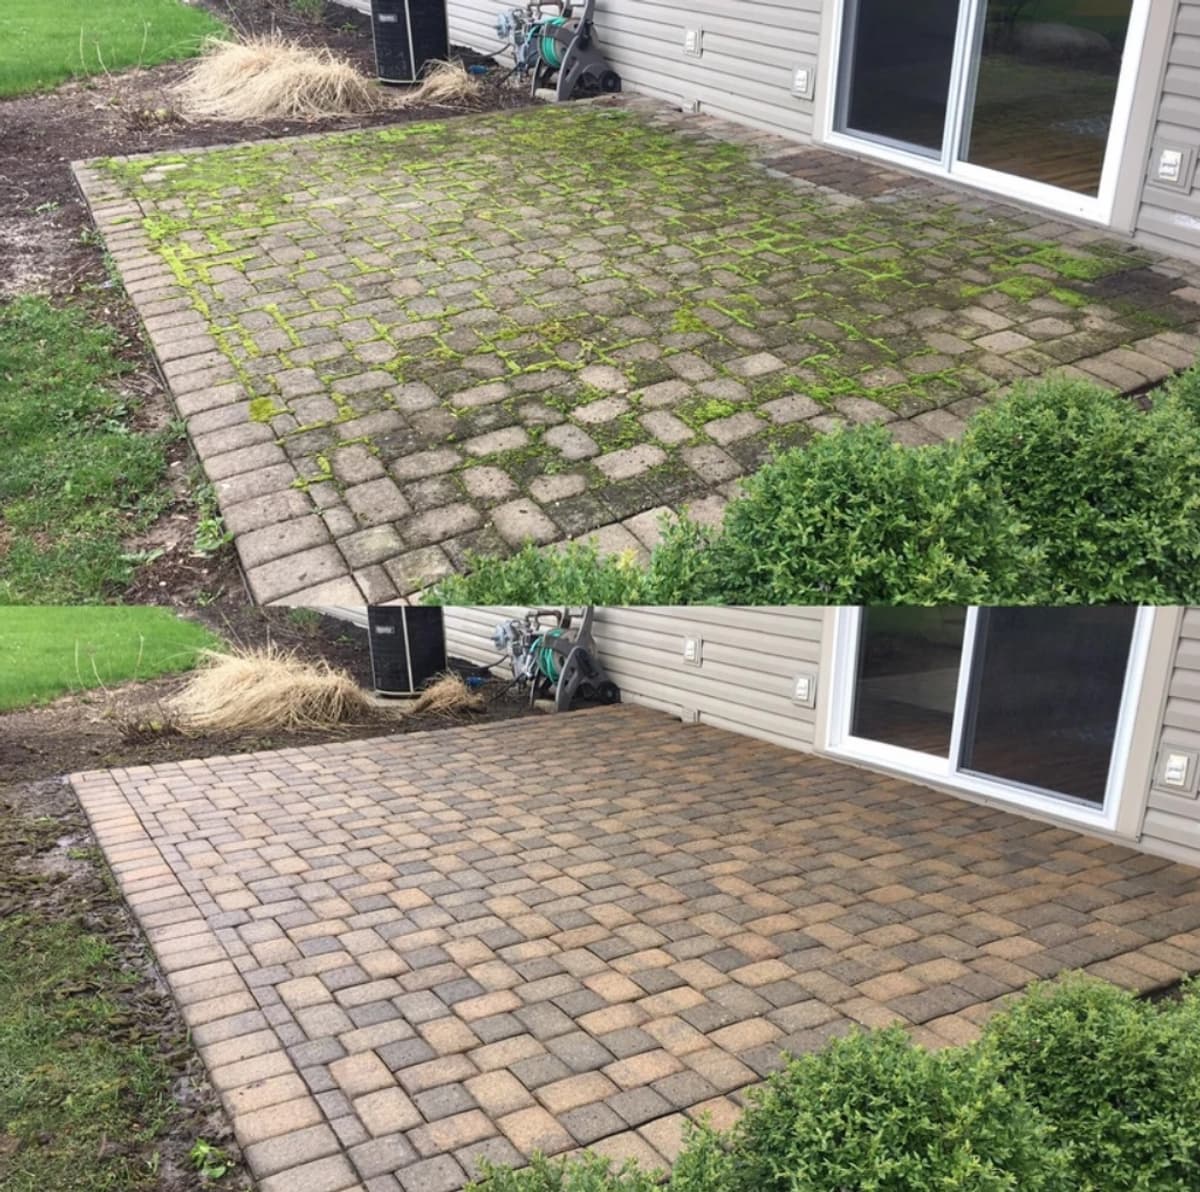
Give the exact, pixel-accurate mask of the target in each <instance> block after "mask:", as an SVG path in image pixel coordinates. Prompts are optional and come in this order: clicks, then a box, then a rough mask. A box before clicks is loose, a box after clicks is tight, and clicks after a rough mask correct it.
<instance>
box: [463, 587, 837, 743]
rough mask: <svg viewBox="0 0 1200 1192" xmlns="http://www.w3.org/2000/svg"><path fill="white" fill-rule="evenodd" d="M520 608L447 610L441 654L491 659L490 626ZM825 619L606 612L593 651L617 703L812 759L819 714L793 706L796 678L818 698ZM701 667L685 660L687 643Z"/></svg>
mask: <svg viewBox="0 0 1200 1192" xmlns="http://www.w3.org/2000/svg"><path fill="white" fill-rule="evenodd" d="M523 611H524V610H523V609H499V608H448V609H446V612H445V620H446V650H447V652H448V653H449V654H452V655H457V656H458V657H462V658H466V659H469V660H470V661H472V662H480V661H486V660H489V659H492V658H495V657H496V650H495V649H494V647H493V646H492V643H491V633H492V629H493V628H494V627H495V625H496V624H497V623H498V622H499V621H501V620H504V619H505V618H506V617H507V616H511V615H516V614H519V613H520V612H523ZM823 624H824V610H822V609H819V608H818V609H806V608H753V609H750V608H669V609H668V608H604V609H598V610H597V612H596V625H595V635H596V647H597V653H598V655H599V657H600V660H601V662H602V663H603V664H604V666H605V668H606V669H607V670H608V673H609V675H610V677H611V678H612V680H613V681H614V682H615V683H616V684H617V685H618V686H619V687H620V688H621V695H622V698H623V699H625V700H628V701H630V702H632V703H639V704H645V705H647V706H649V707H652V708H658V709H660V710H662V711H665V712H669V713H671V714H672V715H674V716H679V717H680V718H681V719H683V720H687V721H701V722H703V723H705V724H711V725H714V726H715V727H718V728H724V729H729V730H731V731H732V732H739V733H745V734H747V735H748V736H752V737H759V738H761V739H762V740H765V741H771V742H773V743H774V744H777V745H785V746H788V747H789V748H794V749H806V750H811V749H812V748H813V746H814V735H813V726H814V723H815V719H816V711H815V709H814V708H813V707H807V706H802V705H800V704H797V703H796V702H795V701H794V700H793V699H792V694H793V692H794V690H795V681H796V678H797V676H798V675H801V674H804V675H809V676H811V677H812V679H813V680H814V688H813V691H814V695H815V696H816V697H818V698H819V696H820V685H821V676H820V674H819V670H820V657H821V635H822V626H823ZM689 637H691V638H699V639H700V641H701V643H702V645H701V656H702V661H701V663H700V665H699V666H693V665H690V664H688V663H685V662H684V661H683V643H684V640H685V639H686V638H689Z"/></svg>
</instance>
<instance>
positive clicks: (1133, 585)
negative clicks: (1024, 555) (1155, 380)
mask: <svg viewBox="0 0 1200 1192" xmlns="http://www.w3.org/2000/svg"><path fill="white" fill-rule="evenodd" d="M1196 388H1197V380H1196V378H1195V376H1193V377H1192V378H1191V379H1190V380H1189V381H1188V382H1187V384H1186V386H1185V387H1183V393H1181V395H1180V396H1178V397H1176V398H1175V399H1174V400H1172V399H1171V398H1170V397H1169V396H1167V397H1164V398H1162V399H1160V400H1158V401H1157V402H1155V404H1154V406H1153V408H1152V409H1151V410H1150V412H1149V413H1143V412H1142V411H1141V410H1140V409H1139V408H1138V407H1137V405H1136V404H1135V403H1134V402H1132V401H1130V400H1129V399H1128V398H1125V397H1122V396H1120V395H1115V394H1110V393H1107V392H1106V391H1104V390H1102V389H1099V388H1097V387H1096V386H1094V385H1090V384H1086V383H1083V382H1078V381H1069V380H1062V379H1052V380H1049V381H1045V382H1043V383H1042V384H1040V385H1038V386H1036V387H1032V386H1031V387H1028V388H1024V389H1021V390H1018V391H1017V392H1016V393H1014V394H1013V395H1012V396H1010V397H1009V398H1008V399H1007V400H1006V401H1003V402H999V403H997V404H996V405H995V406H992V407H990V408H989V409H986V410H982V411H981V412H980V413H979V414H977V415H976V416H975V417H974V418H973V419H972V420H971V423H970V425H969V427H968V429H967V433H966V436H965V438H964V441H963V444H962V451H963V453H964V455H966V456H968V457H969V458H971V460H972V462H973V465H974V466H975V467H977V468H978V469H979V470H980V471H981V472H983V473H985V474H987V475H988V476H990V477H992V478H994V479H995V480H996V481H998V483H999V484H1000V487H1001V488H1002V489H1003V492H1004V497H1005V499H1006V501H1007V503H1008V505H1009V507H1010V508H1011V509H1012V510H1013V512H1014V513H1015V515H1016V517H1017V518H1018V519H1019V520H1020V521H1022V522H1023V523H1024V524H1025V527H1026V530H1025V533H1026V536H1027V538H1028V540H1029V541H1031V542H1035V543H1037V544H1038V545H1039V547H1040V548H1041V549H1042V551H1043V552H1044V555H1043V558H1042V560H1041V571H1040V573H1041V576H1042V577H1044V578H1043V579H1041V580H1040V581H1036V582H1034V583H1030V582H1028V581H1029V580H1032V579H1033V576H1030V577H1028V579H1027V580H1025V581H1023V582H1021V583H1019V584H1017V585H1016V586H1014V587H1013V588H1011V589H1010V590H1008V591H1005V592H1003V593H1002V596H1003V597H1004V598H1006V599H1009V600H1014V601H1020V602H1022V603H1046V604H1061V603H1070V602H1076V601H1086V602H1089V603H1108V602H1113V603H1168V602H1175V601H1178V602H1185V603H1186V602H1190V601H1194V600H1196V599H1198V598H1200V479H1198V478H1200V423H1198V422H1197V420H1196V418H1195V417H1194V416H1193V414H1192V412H1191V411H1192V409H1194V410H1195V411H1196V413H1197V414H1200V402H1197V401H1196V400H1195V398H1194V391H1195V389H1196ZM1185 395H1186V396H1187V397H1188V398H1190V399H1191V400H1190V408H1189V401H1188V400H1185Z"/></svg>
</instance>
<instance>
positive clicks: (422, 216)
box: [76, 97, 1200, 604]
mask: <svg viewBox="0 0 1200 1192" xmlns="http://www.w3.org/2000/svg"><path fill="white" fill-rule="evenodd" d="M76 176H77V178H78V179H79V182H80V184H81V186H82V188H83V190H84V192H85V194H86V195H87V197H88V199H89V201H90V203H91V205H92V210H93V213H94V215H95V218H96V221H97V223H98V225H99V227H100V229H101V230H102V232H103V233H104V237H105V240H106V243H107V245H108V248H109V249H110V251H111V253H112V254H113V257H114V259H115V261H116V263H117V266H118V268H119V270H120V273H121V276H122V278H123V280H124V282H125V285H126V288H127V289H128V290H129V292H130V294H131V295H132V297H133V299H134V301H135V302H136V303H137V305H138V307H139V309H140V311H141V314H142V316H143V318H144V320H145V323H146V327H147V329H148V331H149V334H150V338H151V340H152V342H153V346H154V349H155V351H156V353H157V355H158V358H159V360H160V362H161V364H162V368H163V371H164V373H165V375H166V377H167V379H168V381H169V383H170V385H171V388H172V391H173V393H174V396H175V400H176V402H177V404H178V407H179V410H180V413H181V414H182V416H183V417H184V418H185V419H186V420H187V425H188V429H189V431H190V433H191V435H192V437H193V440H194V442H195V444H196V448H197V450H198V452H199V454H200V456H201V458H202V460H203V462H204V467H205V469H206V471H207V473H208V476H209V477H210V479H211V480H212V482H213V483H214V485H215V487H216V491H217V494H218V497H219V500H220V504H221V508H222V511H223V513H224V515H225V520H226V523H227V525H228V526H229V528H230V529H231V530H232V531H233V532H234V534H235V535H236V537H237V544H238V549H239V552H240V555H241V559H242V561H243V563H244V566H245V568H246V571H247V574H248V577H249V582H250V586H251V589H252V591H253V594H254V596H255V598H256V599H258V600H260V601H263V602H267V601H272V600H288V601H290V602H292V603H310V604H321V603H326V604H336V603H361V602H362V600H363V599H364V598H365V599H367V600H370V601H382V600H389V599H394V598H396V597H397V596H398V595H399V596H404V595H408V594H410V593H412V592H414V591H416V590H418V589H420V588H421V587H423V586H425V585H426V584H428V583H429V582H431V581H432V580H434V579H436V578H438V577H439V576H441V575H444V574H447V573H448V572H450V571H452V570H454V569H457V568H461V567H462V566H463V564H464V561H465V558H466V556H467V554H468V553H469V552H470V551H478V552H483V553H488V554H495V553H504V552H506V551H508V550H510V549H512V548H513V547H514V546H516V545H518V544H519V543H521V542H522V541H524V540H526V539H532V540H534V541H536V542H552V541H558V540H563V539H569V538H577V537H581V536H588V535H590V534H592V533H597V532H598V538H599V541H600V543H601V545H602V546H604V547H605V548H606V549H626V548H628V549H638V550H640V549H643V548H644V547H645V546H646V545H648V544H651V543H653V541H654V540H655V539H656V537H657V534H658V522H659V517H660V515H661V514H662V513H663V512H664V511H666V510H670V509H677V508H679V507H680V506H682V505H685V504H691V505H692V507H693V509H694V511H695V513H696V515H697V516H699V517H701V518H707V519H711V518H715V517H717V516H718V515H719V512H720V509H721V507H722V505H723V503H724V501H725V499H726V498H727V496H728V495H729V492H730V490H731V488H730V486H731V484H732V483H733V482H735V481H736V480H737V478H738V477H739V476H742V475H744V474H745V473H747V472H748V471H751V470H753V469H754V468H756V467H757V466H758V465H760V464H761V462H762V461H763V460H764V459H766V458H768V457H769V456H770V455H771V454H772V453H773V452H775V451H777V450H779V449H781V448H784V447H788V446H792V445H797V444H803V443H804V442H805V441H806V440H807V439H808V438H809V437H810V436H811V435H813V434H815V433H819V432H821V431H823V430H826V429H828V428H829V427H830V426H833V425H835V424H837V423H839V422H844V421H851V422H861V421H869V420H880V421H885V422H887V423H888V424H889V425H890V426H891V427H892V429H893V433H894V434H895V435H896V437H897V438H898V439H900V440H901V441H904V442H908V443H923V442H933V441H936V440H937V439H939V438H943V437H947V436H953V435H955V434H957V433H958V432H959V430H960V429H961V427H962V425H963V420H964V419H965V418H966V417H967V416H968V415H969V414H970V413H971V412H972V411H973V410H974V409H976V408H977V407H978V405H979V404H980V403H981V402H982V401H984V400H987V398H988V397H989V396H994V395H995V394H996V393H997V392H999V391H1000V390H1002V389H1003V388H1004V387H1005V386H1007V385H1009V384H1010V383H1011V382H1013V381H1014V380H1017V379H1020V378H1023V377H1029V376H1037V375H1042V374H1045V373H1047V372H1049V371H1051V370H1054V369H1056V368H1060V367H1065V368H1067V369H1068V370H1069V371H1073V372H1077V373H1078V374H1080V375H1087V376H1089V377H1091V378H1093V379H1098V380H1100V381H1101V382H1103V383H1105V384H1108V385H1111V386H1113V387H1116V388H1119V389H1122V390H1133V389H1136V388H1139V387H1141V386H1144V385H1146V384H1147V383H1148V382H1152V381H1156V380H1159V379H1161V378H1162V377H1163V376H1165V375H1166V374H1167V373H1169V372H1170V371H1172V370H1174V369H1176V368H1179V367H1183V366H1185V365H1187V364H1189V363H1191V362H1192V361H1193V360H1194V359H1195V357H1196V354H1197V349H1200V336H1198V335H1197V331H1198V330H1200V325H1198V323H1197V319H1198V318H1200V307H1198V306H1197V301H1198V300H1200V270H1198V269H1197V267H1196V266H1194V265H1192V266H1189V265H1185V264H1182V263H1180V262H1177V261H1169V260H1164V259H1161V258H1157V257H1155V256H1153V254H1150V253H1148V252H1145V251H1141V250H1135V249H1133V248H1132V247H1130V246H1129V245H1128V244H1125V243H1122V242H1119V241H1117V240H1114V239H1112V238H1111V237H1105V236H1104V235H1103V234H1101V233H1099V232H1096V231H1089V230H1083V229H1079V228H1073V227H1071V226H1070V225H1068V224H1066V223H1061V222H1054V221H1049V220H1047V219H1046V218H1045V217H1044V216H1041V215H1037V214H1032V213H1029V212H1023V211H1020V210H1018V209H1016V208H1013V207H1011V206H1007V205H1004V204H1002V203H998V202H990V201H986V200H983V199H979V198H977V197H972V196H970V195H967V194H965V193H961V192H958V191H956V190H954V189H952V188H950V187H947V186H943V185H941V184H937V183H934V182H930V181H926V180H921V179H918V178H916V177H914V176H912V175H908V174H903V173H900V172H897V171H891V170H888V169H886V168H884V167H881V166H878V165H871V164H865V163H862V162H859V161H856V160H855V159H853V158H850V157H847V156H844V155H840V154H836V153H832V152H829V151H827V150H823V149H818V148H811V147H804V146H800V145H797V144H796V143H794V142H791V141H787V140H784V139H782V138H779V137H775V136H772V135H769V134H761V133H754V132H750V131H747V130H745V129H740V128H738V127H737V126H734V125H731V124H725V123H722V122H720V121H718V120H715V119H712V118H708V117H703V118H700V117H692V116H685V115H682V114H680V113H678V112H674V111H671V110H670V109H668V108H666V107H664V106H662V105H658V104H655V103H654V102H652V101H648V100H637V99H634V98H631V97H624V98H620V99H606V100H603V101H595V102H590V103H585V104H575V105H571V106H569V107H566V108H554V107H542V108H533V109H525V110H520V111H516V112H507V113H503V114H498V115H489V116H481V117H469V118H461V119H455V120H448V121H443V122H440V123H430V124H419V125H402V126H396V127H391V128H381V129H374V130H370V131H365V132H353V133H344V134H333V135H322V136H317V137H307V138H296V139H291V140H285V141H272V142H262V143H258V144H252V145H241V146H232V147H229V148H223V149H207V150H203V151H197V152H178V153H171V154H160V155H157V156H151V157H131V158H118V159H113V160H108V161H102V162H93V163H90V164H88V165H80V166H77V167H76Z"/></svg>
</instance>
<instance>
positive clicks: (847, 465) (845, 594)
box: [430, 370, 1200, 604]
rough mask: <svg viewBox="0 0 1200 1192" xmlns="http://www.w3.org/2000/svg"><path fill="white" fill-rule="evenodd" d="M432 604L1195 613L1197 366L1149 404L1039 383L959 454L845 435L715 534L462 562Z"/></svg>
mask: <svg viewBox="0 0 1200 1192" xmlns="http://www.w3.org/2000/svg"><path fill="white" fill-rule="evenodd" d="M471 567H472V570H471V574H469V575H467V576H465V577H459V576H456V577H453V578H451V579H449V580H447V581H445V582H443V583H442V584H441V585H440V586H439V587H438V588H437V589H435V590H434V592H433V593H432V594H431V596H430V599H431V601H432V602H435V603H444V604H468V603H471V604H501V603H517V604H521V603H526V604H535V603H546V602H554V601H557V602H562V601H568V600H575V599H578V600H587V601H588V602H590V603H597V604H599V603H608V604H638V603H646V604H696V603H723V604H736V603H740V604H791V603H819V604H838V603H847V604H868V603H886V604H933V603H947V604H974V603H1002V604H1064V603H1081V602H1082V603H1104V602H1114V601H1115V602H1125V603H1159V604H1161V603H1191V602H1195V601H1197V600H1200V372H1197V371H1196V370H1192V371H1191V372H1189V373H1186V374H1183V375H1182V376H1181V377H1180V378H1178V379H1176V380H1175V381H1174V382H1172V383H1171V384H1169V385H1168V386H1166V387H1165V388H1164V389H1163V390H1161V391H1160V392H1159V393H1158V394H1157V395H1156V397H1155V400H1154V402H1153V404H1152V405H1151V408H1150V409H1149V410H1143V409H1142V408H1141V407H1140V406H1139V404H1138V403H1136V402H1134V401H1132V400H1130V399H1128V398H1125V397H1123V396H1120V395H1116V394H1112V393H1109V392H1107V391H1106V390H1103V389H1101V388H1099V387H1097V386H1093V385H1090V384H1087V383H1083V382H1078V381H1073V380H1068V379H1063V378H1051V379H1049V380H1046V381H1043V382H1041V383H1040V384H1037V385H1031V386H1028V387H1025V388H1023V389H1019V390H1017V391H1016V392H1014V393H1013V394H1011V395H1010V396H1009V397H1007V398H1006V399H1004V400H1002V401H1000V402H998V403H996V404H995V405H994V406H992V407H989V408H987V409H984V410H983V411H981V412H980V413H978V414H977V415H976V416H975V417H974V418H973V419H972V420H971V422H970V423H969V425H968V428H967V431H966V433H965V435H964V437H963V439H962V441H961V442H960V443H947V444H943V445H937V446H931V447H916V448H913V447H902V446H899V445H897V444H895V443H894V442H893V441H892V440H891V438H890V436H889V435H888V434H887V432H886V430H885V429H884V428H882V427H878V426H865V427H854V428H850V429H846V430H842V431H835V432H833V433H831V434H828V435H822V436H819V437H818V438H816V439H815V440H814V441H813V442H812V443H811V444H809V445H808V446H807V447H804V448H800V449H795V450H792V451H788V452H784V453H783V454H781V455H779V456H778V457H777V458H776V459H775V460H773V461H772V462H770V463H768V464H767V465H766V466H765V467H764V468H762V469H761V470H760V471H759V472H758V473H756V474H755V475H754V476H752V477H750V478H749V479H748V480H747V481H746V483H745V485H744V487H743V492H742V495H741V496H740V497H739V498H738V499H736V500H734V501H732V502H730V504H729V506H728V507H727V509H726V513H725V519H724V523H723V524H722V526H721V527H720V528H719V529H717V530H708V529H705V528H703V527H701V526H699V525H696V524H695V523H694V522H691V521H689V520H688V519H687V518H686V517H685V518H684V519H683V520H682V521H680V522H679V523H677V524H675V525H673V526H671V527H669V528H668V530H667V533H666V535H665V537H664V540H663V542H662V543H661V545H660V546H659V547H658V548H657V549H656V550H655V551H654V553H653V555H652V557H651V560H650V563H649V565H648V566H646V567H643V566H640V565H639V564H638V563H637V562H636V560H634V559H632V558H617V559H601V558H600V557H599V555H598V553H597V552H596V551H595V550H594V549H592V548H589V547H573V548H569V549H567V550H557V549H546V550H539V549H536V548H533V547H527V548H525V549H524V550H523V551H521V552H519V553H518V554H517V555H515V556H513V557H512V558H510V559H506V560H497V559H475V560H473V561H472V564H471Z"/></svg>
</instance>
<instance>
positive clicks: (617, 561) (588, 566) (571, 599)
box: [426, 542, 656, 604]
mask: <svg viewBox="0 0 1200 1192" xmlns="http://www.w3.org/2000/svg"><path fill="white" fill-rule="evenodd" d="M468 566H469V567H470V572H469V574H467V575H451V576H448V577H447V578H446V579H444V580H442V581H441V583H439V584H438V585H437V587H436V588H434V589H433V590H432V592H431V593H429V594H428V595H427V597H426V600H427V602H428V603H433V604H644V603H649V604H652V603H656V601H655V600H654V598H653V596H652V594H651V584H650V578H649V576H648V575H647V574H646V572H645V571H644V570H643V569H642V568H641V567H640V566H639V565H638V562H637V560H636V559H633V558H631V557H628V556H625V555H609V556H607V557H604V558H601V557H600V555H599V553H598V552H597V550H596V548H595V547H594V546H591V545H588V546H584V545H581V544H579V543H574V542H573V543H570V544H568V545H567V546H564V547H560V548H557V549H551V550H543V549H541V548H540V547H536V546H533V545H532V544H531V545H528V546H525V547H524V548H522V549H521V550H520V551H518V552H517V553H516V554H515V555H513V556H512V557H511V558H508V559H485V558H480V557H479V556H472V557H471V558H470V559H468Z"/></svg>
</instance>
